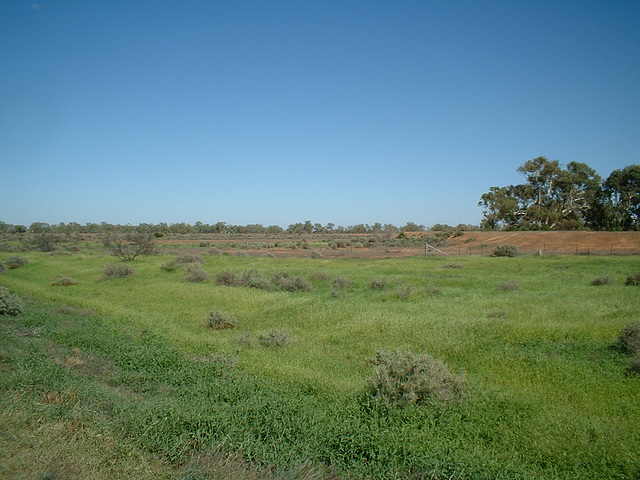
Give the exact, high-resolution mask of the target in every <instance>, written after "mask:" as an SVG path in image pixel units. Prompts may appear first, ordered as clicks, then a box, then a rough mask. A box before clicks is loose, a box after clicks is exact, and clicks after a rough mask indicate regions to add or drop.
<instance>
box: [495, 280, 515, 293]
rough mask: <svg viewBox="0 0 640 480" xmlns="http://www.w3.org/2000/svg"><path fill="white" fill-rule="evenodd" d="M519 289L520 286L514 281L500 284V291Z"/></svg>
mask: <svg viewBox="0 0 640 480" xmlns="http://www.w3.org/2000/svg"><path fill="white" fill-rule="evenodd" d="M519 288H520V286H519V285H518V282H516V281H515V280H511V281H509V282H502V283H501V284H500V289H501V290H504V291H505V292H506V291H509V290H518V289H519Z"/></svg>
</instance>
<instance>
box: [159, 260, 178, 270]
mask: <svg viewBox="0 0 640 480" xmlns="http://www.w3.org/2000/svg"><path fill="white" fill-rule="evenodd" d="M177 269H178V264H177V263H176V261H175V260H169V261H168V262H165V263H163V264H162V265H160V270H163V271H165V272H174V271H176V270H177Z"/></svg>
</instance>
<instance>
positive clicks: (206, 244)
mask: <svg viewBox="0 0 640 480" xmlns="http://www.w3.org/2000/svg"><path fill="white" fill-rule="evenodd" d="M198 246H199V247H201V248H208V247H210V246H211V242H200V243H199V244H198Z"/></svg>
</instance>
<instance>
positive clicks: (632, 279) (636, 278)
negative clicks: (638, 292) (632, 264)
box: [624, 272, 640, 287]
mask: <svg viewBox="0 0 640 480" xmlns="http://www.w3.org/2000/svg"><path fill="white" fill-rule="evenodd" d="M624 284H625V285H632V286H636V287H637V286H638V285H640V272H638V273H630V274H629V275H627V280H626V281H625V282H624Z"/></svg>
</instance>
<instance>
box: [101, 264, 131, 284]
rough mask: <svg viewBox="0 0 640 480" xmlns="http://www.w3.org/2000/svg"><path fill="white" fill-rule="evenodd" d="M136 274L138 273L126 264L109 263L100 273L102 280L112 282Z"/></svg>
mask: <svg viewBox="0 0 640 480" xmlns="http://www.w3.org/2000/svg"><path fill="white" fill-rule="evenodd" d="M137 274H138V272H136V270H135V269H134V268H133V267H132V266H131V265H129V264H127V263H109V264H107V265H105V267H104V270H103V271H102V279H103V280H114V279H116V278H124V277H129V276H132V275H137Z"/></svg>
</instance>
